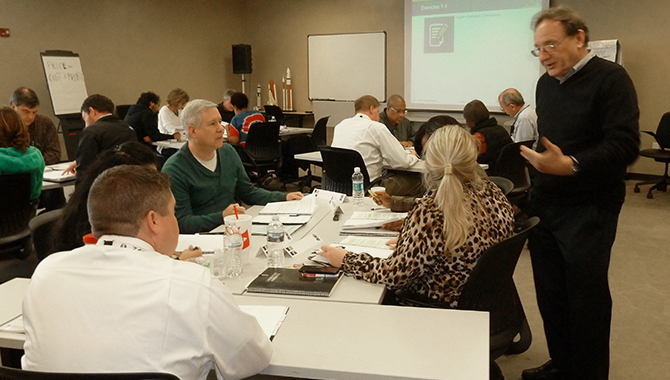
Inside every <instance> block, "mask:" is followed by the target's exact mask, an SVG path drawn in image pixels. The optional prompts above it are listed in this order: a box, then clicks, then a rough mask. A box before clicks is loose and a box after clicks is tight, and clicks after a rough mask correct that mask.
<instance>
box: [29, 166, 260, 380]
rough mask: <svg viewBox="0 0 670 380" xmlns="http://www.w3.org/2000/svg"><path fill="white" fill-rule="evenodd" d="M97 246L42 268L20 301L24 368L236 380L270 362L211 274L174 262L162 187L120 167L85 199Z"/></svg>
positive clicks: (172, 227) (149, 176)
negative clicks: (214, 375) (211, 376)
mask: <svg viewBox="0 0 670 380" xmlns="http://www.w3.org/2000/svg"><path fill="white" fill-rule="evenodd" d="M88 207H89V209H88V212H89V217H90V220H91V229H92V230H93V234H94V235H95V237H96V238H98V242H97V244H88V245H85V246H84V247H81V248H77V249H75V250H72V251H67V252H59V253H56V254H53V255H50V256H49V257H47V258H46V259H44V260H42V262H40V264H39V265H38V266H37V269H36V270H35V273H34V274H33V276H32V280H31V282H30V285H29V286H28V289H27V291H26V295H25V297H24V300H23V301H24V302H23V322H24V327H25V331H26V342H25V345H24V350H25V355H24V356H23V358H22V359H21V365H22V368H23V369H26V370H31V371H44V372H98V373H100V372H167V373H171V374H174V375H175V376H177V377H179V378H180V379H202V380H204V379H206V378H207V375H208V374H209V371H210V370H211V369H212V368H214V369H215V370H216V373H217V377H218V378H225V379H241V378H245V377H248V376H251V375H253V374H256V373H258V372H259V371H261V370H262V369H263V368H265V367H266V366H267V365H268V363H269V362H270V357H271V355H272V346H271V344H270V340H269V339H268V338H267V336H266V335H265V333H263V330H262V329H261V327H260V326H259V325H258V322H257V321H256V318H254V317H253V316H251V315H248V314H246V313H244V312H243V311H242V310H240V308H239V307H238V306H237V304H236V303H235V301H234V299H233V296H232V294H231V293H230V291H229V290H228V288H226V287H225V286H224V285H223V284H222V283H221V282H220V281H218V280H217V279H216V278H215V277H213V276H212V274H211V273H210V270H209V269H207V268H205V267H203V266H200V265H197V264H193V263H187V262H182V261H179V260H173V259H172V258H170V257H169V256H170V255H172V253H173V252H174V250H175V248H176V246H177V240H178V238H179V228H178V227H177V220H176V218H175V216H174V207H175V200H174V197H173V196H172V193H170V179H169V178H168V176H167V175H166V174H162V173H160V172H158V171H157V170H155V169H153V168H148V167H146V166H128V165H121V166H117V167H114V168H111V169H108V170H106V171H105V172H104V173H102V174H101V175H100V176H98V178H97V179H96V180H95V182H94V183H93V186H92V187H91V191H90V194H89V198H88Z"/></svg>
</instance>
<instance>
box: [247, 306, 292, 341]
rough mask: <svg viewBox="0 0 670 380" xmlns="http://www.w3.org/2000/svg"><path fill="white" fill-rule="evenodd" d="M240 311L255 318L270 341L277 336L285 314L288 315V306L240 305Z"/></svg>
mask: <svg viewBox="0 0 670 380" xmlns="http://www.w3.org/2000/svg"><path fill="white" fill-rule="evenodd" d="M240 309H242V311H243V312H245V313H247V314H251V315H253V316H254V317H256V320H257V321H258V324H259V325H261V329H263V332H264V333H265V335H267V336H268V338H270V340H272V338H273V337H274V336H275V335H276V334H277V331H279V327H280V326H281V324H282V322H284V318H286V313H288V306H275V305H240Z"/></svg>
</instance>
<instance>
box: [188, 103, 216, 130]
mask: <svg viewBox="0 0 670 380" xmlns="http://www.w3.org/2000/svg"><path fill="white" fill-rule="evenodd" d="M205 108H216V104H214V102H210V101H209V100H205V99H193V100H191V101H190V102H188V103H186V107H184V109H183V110H181V114H180V119H181V125H182V126H184V128H188V126H189V125H192V126H194V127H196V128H200V126H201V125H202V114H201V113H200V111H202V110H204V109H205Z"/></svg>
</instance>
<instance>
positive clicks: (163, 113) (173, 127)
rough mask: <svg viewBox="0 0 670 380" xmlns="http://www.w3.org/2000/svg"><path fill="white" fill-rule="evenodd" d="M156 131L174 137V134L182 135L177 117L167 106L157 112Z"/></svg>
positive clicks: (182, 129)
mask: <svg viewBox="0 0 670 380" xmlns="http://www.w3.org/2000/svg"><path fill="white" fill-rule="evenodd" d="M158 130H159V131H160V133H165V134H167V135H174V134H175V132H180V133H183V131H184V127H182V125H181V119H180V118H179V115H176V114H175V113H174V112H172V110H171V109H169V108H168V106H163V107H161V109H160V111H158Z"/></svg>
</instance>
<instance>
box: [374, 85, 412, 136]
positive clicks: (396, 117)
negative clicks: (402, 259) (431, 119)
mask: <svg viewBox="0 0 670 380" xmlns="http://www.w3.org/2000/svg"><path fill="white" fill-rule="evenodd" d="M386 105H387V106H388V107H386V108H384V109H383V110H382V111H381V112H379V122H380V123H382V124H384V125H385V126H386V127H387V128H388V129H389V131H391V133H392V134H393V136H395V138H397V139H398V141H400V144H401V145H402V147H403V148H407V147H410V146H414V142H413V141H412V140H413V139H414V134H415V132H416V131H415V130H414V129H412V123H411V122H410V121H409V120H408V119H407V118H406V117H405V113H406V111H407V106H406V105H405V99H403V98H402V96H400V95H398V94H394V95H391V96H389V98H388V100H387V101H386Z"/></svg>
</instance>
